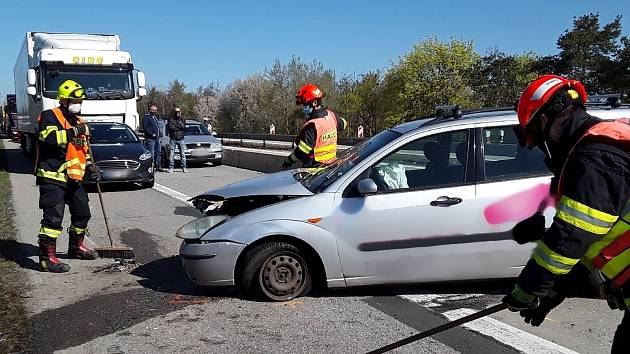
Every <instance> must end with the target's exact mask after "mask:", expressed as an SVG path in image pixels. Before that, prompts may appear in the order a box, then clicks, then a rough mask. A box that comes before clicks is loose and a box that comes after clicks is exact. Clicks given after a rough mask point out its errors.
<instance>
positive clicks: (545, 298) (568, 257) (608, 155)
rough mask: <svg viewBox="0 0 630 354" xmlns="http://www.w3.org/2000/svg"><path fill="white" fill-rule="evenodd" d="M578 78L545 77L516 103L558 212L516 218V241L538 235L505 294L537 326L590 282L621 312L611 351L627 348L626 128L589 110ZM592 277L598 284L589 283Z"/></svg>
mask: <svg viewBox="0 0 630 354" xmlns="http://www.w3.org/2000/svg"><path fill="white" fill-rule="evenodd" d="M586 96H587V94H586V90H585V88H584V86H583V85H582V84H581V83H580V82H579V81H574V80H567V79H565V78H563V77H560V76H555V75H544V76H541V77H540V78H538V79H536V80H535V81H533V82H532V83H531V84H530V85H529V86H528V87H527V88H526V89H525V91H524V92H523V93H522V94H521V97H520V99H519V101H518V107H517V111H518V119H519V122H520V137H521V141H522V143H523V144H526V145H528V146H529V147H533V146H538V147H539V148H540V149H542V151H543V152H544V153H545V155H546V157H547V159H546V161H547V162H548V166H549V167H550V169H551V171H552V172H553V174H554V178H553V183H552V190H551V191H550V192H552V193H553V194H554V196H555V198H556V215H555V217H554V219H553V223H552V225H551V227H550V228H549V229H548V230H545V218H544V216H543V215H542V213H541V212H538V213H536V214H535V215H533V216H532V217H530V218H529V219H527V220H525V221H523V222H521V223H519V224H518V225H517V226H516V227H515V228H514V230H513V234H514V237H515V239H517V240H521V241H523V240H527V239H537V240H536V243H537V247H536V248H535V249H534V251H533V253H532V256H531V259H530V260H529V261H528V263H527V265H526V266H525V268H524V269H523V270H522V272H521V274H520V276H519V278H518V281H517V284H516V285H515V286H514V289H513V290H512V291H511V292H510V293H509V294H508V295H507V296H506V297H505V298H504V299H503V301H504V302H505V303H506V304H507V305H508V308H509V309H510V310H512V311H520V314H521V316H522V317H524V318H525V321H526V322H527V323H531V324H532V325H534V326H538V325H540V324H541V323H542V321H544V319H545V316H546V315H547V313H549V311H551V309H553V308H554V307H555V306H557V305H559V304H560V303H561V302H562V301H563V300H564V298H565V297H571V296H578V295H579V294H578V291H577V290H579V289H583V288H589V287H590V288H593V285H595V286H596V287H597V288H598V289H597V290H598V293H599V295H601V296H602V297H604V298H605V299H606V300H607V301H608V303H609V305H610V307H611V308H618V309H620V310H622V311H624V317H623V320H622V322H621V324H620V325H619V327H618V328H617V332H616V333H615V338H614V342H613V346H612V352H613V353H622V352H623V353H628V352H630V312H629V309H628V308H629V307H630V282H628V281H627V280H628V279H629V278H630V153H629V152H630V126H628V125H626V124H623V123H620V122H607V121H602V120H601V119H599V118H597V117H594V116H591V115H589V114H588V113H587V112H586V108H585V106H584V104H585V102H586ZM592 279H595V280H596V281H595V282H592V281H589V280H592Z"/></svg>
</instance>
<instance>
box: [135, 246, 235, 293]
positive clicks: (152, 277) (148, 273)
mask: <svg viewBox="0 0 630 354" xmlns="http://www.w3.org/2000/svg"><path fill="white" fill-rule="evenodd" d="M131 274H132V275H135V276H137V277H141V278H143V279H142V280H139V281H138V284H140V285H141V286H143V287H145V288H149V289H152V290H155V291H158V292H161V293H169V294H176V295H187V296H209V297H231V296H235V295H237V293H236V291H235V290H234V289H229V288H203V287H199V286H197V285H195V284H193V283H192V282H191V281H190V280H188V277H187V276H186V274H185V273H184V269H183V268H182V265H181V259H180V258H179V256H172V257H169V258H162V259H157V260H154V261H152V262H149V263H147V264H144V265H141V266H140V267H138V268H136V269H134V270H133V271H132V272H131Z"/></svg>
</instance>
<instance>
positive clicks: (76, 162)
mask: <svg viewBox="0 0 630 354" xmlns="http://www.w3.org/2000/svg"><path fill="white" fill-rule="evenodd" d="M74 165H79V166H81V167H82V168H84V169H85V164H83V163H81V160H79V158H78V157H75V158H73V159H72V160H70V161H66V162H64V163H63V164H62V165H61V167H59V169H58V170H57V171H58V172H62V171H63V170H65V169H67V168H68V167H70V166H74Z"/></svg>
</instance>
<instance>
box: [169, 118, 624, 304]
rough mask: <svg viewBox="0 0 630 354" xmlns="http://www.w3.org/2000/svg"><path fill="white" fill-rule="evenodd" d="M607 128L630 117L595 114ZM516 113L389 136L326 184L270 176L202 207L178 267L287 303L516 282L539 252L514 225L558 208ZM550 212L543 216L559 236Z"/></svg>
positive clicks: (445, 121)
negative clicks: (319, 295) (333, 293)
mask: <svg viewBox="0 0 630 354" xmlns="http://www.w3.org/2000/svg"><path fill="white" fill-rule="evenodd" d="M589 112H590V113H592V114H593V115H595V116H599V117H601V118H611V119H612V118H617V117H630V109H627V108H617V109H609V110H605V109H597V108H594V109H590V110H589ZM517 122H518V121H517V118H516V115H515V113H514V111H510V110H495V111H483V112H476V113H466V114H464V115H463V116H462V117H453V116H450V117H449V116H447V117H441V118H435V119H422V120H417V121H413V122H409V123H405V124H402V125H399V126H396V127H394V128H392V129H389V130H385V131H383V132H381V133H379V134H377V135H376V136H374V137H372V138H371V139H369V140H368V141H365V142H363V143H361V144H360V145H357V146H354V147H353V148H351V149H349V150H348V151H346V152H344V153H343V155H342V156H340V157H339V158H338V159H337V160H336V161H335V162H333V163H332V164H331V165H329V166H327V167H325V168H323V169H320V170H292V171H284V172H278V173H274V174H268V175H263V176H260V177H257V178H253V179H250V180H247V181H243V182H238V183H234V184H231V185H228V186H225V187H222V188H218V189H214V190H211V191H208V192H206V193H204V194H201V195H199V196H196V197H195V198H193V203H194V205H195V206H196V207H197V208H198V209H199V210H201V211H203V212H204V213H206V215H208V216H207V217H204V218H200V219H197V220H194V221H192V222H190V223H189V224H186V225H184V226H182V227H181V228H180V229H179V230H178V231H177V237H179V238H181V239H183V242H182V244H181V247H180V255H181V258H182V263H183V267H184V269H185V271H186V274H187V275H188V277H189V278H190V279H191V280H192V281H193V282H195V283H196V284H199V285H203V286H233V285H236V286H239V287H241V288H242V289H244V290H245V291H247V292H249V293H252V294H254V295H261V296H263V297H265V298H268V299H271V300H276V301H283V300H289V299H291V298H294V297H296V296H300V295H305V294H307V293H308V292H309V290H310V289H311V287H312V285H313V284H317V283H318V282H319V283H321V284H323V285H327V286H328V287H329V288H340V287H351V286H365V285H377V284H378V285H380V284H401V283H418V282H437V281H458V280H472V279H491V278H510V277H514V276H516V275H518V273H519V272H520V270H521V268H522V267H523V266H524V265H525V263H526V262H527V260H528V259H529V256H530V253H531V249H532V248H533V245H527V246H519V245H518V244H517V243H516V242H514V241H513V240H512V238H511V229H512V228H513V227H514V225H515V224H516V223H517V222H518V221H520V220H523V219H525V218H527V217H529V216H530V215H532V214H533V213H534V212H535V211H536V210H538V208H540V207H541V205H542V207H544V206H545V204H542V202H543V200H547V199H548V198H547V197H548V186H549V182H550V173H549V171H548V169H547V168H546V166H545V163H544V158H543V154H542V153H541V152H540V151H539V150H537V149H536V150H529V149H526V148H521V147H520V146H519V144H518V141H517V137H516V134H515V133H514V130H513V128H514V127H515V126H516V124H517ZM554 212H555V210H554V208H553V203H552V202H550V201H549V202H547V203H546V208H545V211H544V214H545V215H546V217H547V222H548V226H549V224H550V223H551V220H552V218H553V215H554Z"/></svg>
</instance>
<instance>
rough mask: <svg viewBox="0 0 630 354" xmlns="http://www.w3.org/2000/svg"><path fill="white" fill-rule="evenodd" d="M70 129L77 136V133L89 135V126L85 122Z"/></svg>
mask: <svg viewBox="0 0 630 354" xmlns="http://www.w3.org/2000/svg"><path fill="white" fill-rule="evenodd" d="M72 130H74V135H75V136H78V135H85V136H90V128H89V127H88V126H87V124H85V123H81V124H79V125H75V126H74V127H72Z"/></svg>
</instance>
